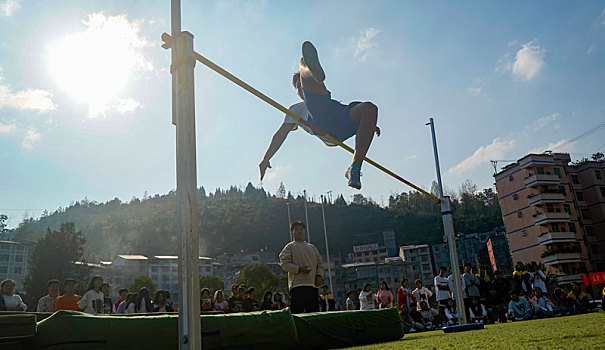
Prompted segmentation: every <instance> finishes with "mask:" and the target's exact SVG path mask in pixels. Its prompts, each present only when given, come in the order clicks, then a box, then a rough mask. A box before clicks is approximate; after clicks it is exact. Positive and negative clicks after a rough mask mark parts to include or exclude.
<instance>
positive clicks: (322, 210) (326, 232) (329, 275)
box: [320, 194, 334, 295]
mask: <svg viewBox="0 0 605 350" xmlns="http://www.w3.org/2000/svg"><path fill="white" fill-rule="evenodd" d="M320 198H321V216H322V217H323V221H324V238H325V239H326V263H327V264H328V280H329V281H330V293H332V295H334V286H333V285H332V267H330V248H329V247H328V230H327V228H326V212H325V211H324V196H323V194H322V195H321V197H320Z"/></svg>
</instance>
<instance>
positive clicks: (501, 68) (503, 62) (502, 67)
mask: <svg viewBox="0 0 605 350" xmlns="http://www.w3.org/2000/svg"><path fill="white" fill-rule="evenodd" d="M509 57H510V53H506V54H505V55H504V56H502V57H500V58H499V59H498V63H497V64H496V69H494V71H495V72H496V73H505V72H508V71H510V70H511V69H512V68H513V63H512V62H511V61H510V59H509Z"/></svg>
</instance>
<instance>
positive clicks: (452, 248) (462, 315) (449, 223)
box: [427, 118, 467, 325]
mask: <svg viewBox="0 0 605 350" xmlns="http://www.w3.org/2000/svg"><path fill="white" fill-rule="evenodd" d="M427 125H430V126H431V136H432V137H433V152H434V154H435V169H436V170H437V183H438V184H439V198H440V199H441V218H442V219H443V231H445V237H447V245H448V248H449V252H450V264H451V265H452V276H453V278H454V290H453V291H452V292H453V294H454V298H455V299H456V309H457V310H458V324H461V325H462V324H466V323H467V321H466V312H465V309H464V300H463V299H462V295H463V294H462V280H461V279H460V270H459V269H458V253H456V240H455V237H454V221H453V219H452V209H451V202H450V197H449V196H444V195H443V184H442V182H441V169H440V167H439V154H438V153H437V139H436V137H435V123H434V122H433V118H430V119H429V122H428V123H427Z"/></svg>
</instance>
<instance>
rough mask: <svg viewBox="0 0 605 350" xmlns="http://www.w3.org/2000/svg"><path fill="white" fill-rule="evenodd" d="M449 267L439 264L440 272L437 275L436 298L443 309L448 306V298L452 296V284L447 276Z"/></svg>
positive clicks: (440, 308) (435, 282)
mask: <svg viewBox="0 0 605 350" xmlns="http://www.w3.org/2000/svg"><path fill="white" fill-rule="evenodd" d="M446 272H447V268H446V267H445V266H439V274H438V275H437V276H435V281H434V284H435V299H437V304H438V305H439V310H441V311H443V309H445V307H446V306H447V300H448V299H449V298H451V297H452V294H451V292H450V285H449V281H448V278H447V277H445V273H446Z"/></svg>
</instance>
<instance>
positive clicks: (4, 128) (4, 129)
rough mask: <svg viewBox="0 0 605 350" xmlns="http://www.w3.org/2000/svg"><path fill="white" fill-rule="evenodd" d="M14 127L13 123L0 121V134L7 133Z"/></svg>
mask: <svg viewBox="0 0 605 350" xmlns="http://www.w3.org/2000/svg"><path fill="white" fill-rule="evenodd" d="M14 128H15V124H3V123H2V122H0V134H8V133H9V132H11V131H12V130H13V129H14Z"/></svg>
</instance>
